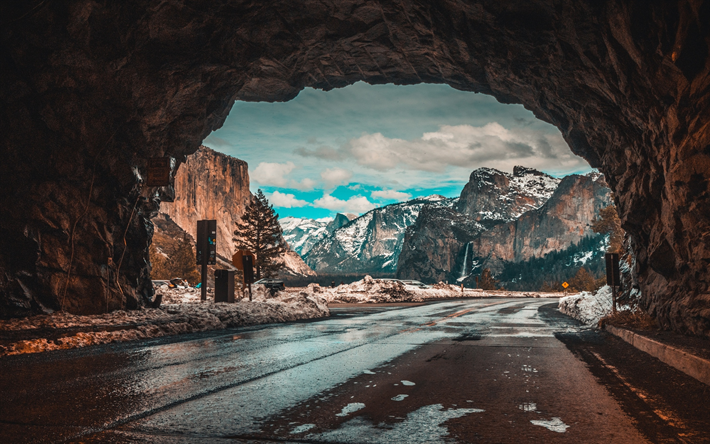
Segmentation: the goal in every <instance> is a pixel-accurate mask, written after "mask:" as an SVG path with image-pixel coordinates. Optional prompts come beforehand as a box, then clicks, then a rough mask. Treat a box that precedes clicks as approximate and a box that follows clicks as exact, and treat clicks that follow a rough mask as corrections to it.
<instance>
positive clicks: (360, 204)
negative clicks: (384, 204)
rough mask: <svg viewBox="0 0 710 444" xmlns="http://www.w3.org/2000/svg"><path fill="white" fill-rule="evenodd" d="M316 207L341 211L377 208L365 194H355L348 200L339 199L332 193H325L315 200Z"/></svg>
mask: <svg viewBox="0 0 710 444" xmlns="http://www.w3.org/2000/svg"><path fill="white" fill-rule="evenodd" d="M313 206H314V207H316V208H325V209H328V210H331V211H338V212H340V213H357V214H361V213H365V212H367V211H370V210H371V209H373V208H375V204H373V203H372V202H370V201H369V200H367V197H365V196H353V197H351V198H350V199H348V200H342V199H338V198H337V197H333V196H331V195H330V194H323V197H321V198H319V199H316V200H315V201H314V202H313Z"/></svg>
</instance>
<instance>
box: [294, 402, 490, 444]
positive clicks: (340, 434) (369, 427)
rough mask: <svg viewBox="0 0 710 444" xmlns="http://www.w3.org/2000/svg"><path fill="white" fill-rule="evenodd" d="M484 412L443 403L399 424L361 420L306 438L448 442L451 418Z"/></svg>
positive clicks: (367, 442) (414, 443)
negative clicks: (448, 425)
mask: <svg viewBox="0 0 710 444" xmlns="http://www.w3.org/2000/svg"><path fill="white" fill-rule="evenodd" d="M481 412H484V410H481V409H444V407H443V406H442V405H441V404H432V405H428V406H424V407H421V408H419V409H418V410H415V411H413V412H410V413H409V414H407V418H406V419H405V420H404V421H402V422H400V423H397V424H393V425H388V424H384V423H380V424H378V425H374V424H372V423H371V422H369V421H367V420H366V419H364V418H362V417H357V418H353V419H351V420H350V421H348V422H345V423H343V424H342V425H341V426H340V427H339V428H338V429H336V430H330V431H327V432H324V433H321V434H318V435H308V436H306V437H305V438H306V439H308V440H313V441H325V442H341V443H363V444H375V443H378V444H379V443H387V444H390V443H396V442H402V443H403V442H406V443H410V444H420V443H432V442H447V441H449V440H448V439H447V436H448V435H449V430H448V429H447V428H446V427H444V426H443V425H442V424H443V423H445V422H446V421H448V420H450V419H455V418H460V417H462V416H465V415H468V414H471V413H481Z"/></svg>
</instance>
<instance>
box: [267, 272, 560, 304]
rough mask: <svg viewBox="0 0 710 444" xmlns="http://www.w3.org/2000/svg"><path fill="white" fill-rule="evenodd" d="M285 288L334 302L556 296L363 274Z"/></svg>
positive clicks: (553, 294)
mask: <svg viewBox="0 0 710 444" xmlns="http://www.w3.org/2000/svg"><path fill="white" fill-rule="evenodd" d="M258 291H262V290H258V289H255V295H256V294H257V292H258ZM286 291H287V292H290V291H301V292H305V293H306V294H309V295H311V294H312V295H318V296H321V297H323V298H325V300H327V301H328V302H336V303H338V302H340V303H383V302H423V301H427V300H433V299H445V298H462V297H509V298H525V297H528V298H539V297H554V298H557V297H559V293H538V292H515V291H505V290H495V291H484V290H481V289H471V288H465V289H463V291H462V290H461V287H460V286H458V285H451V284H445V283H443V282H439V283H438V284H434V285H432V286H430V287H429V288H421V287H419V286H415V285H404V284H402V283H401V282H399V281H396V280H388V279H373V278H372V277H370V276H365V278H364V279H362V280H360V281H356V282H353V283H352V284H343V285H339V286H338V287H335V288H330V287H321V286H319V285H318V284H310V285H309V286H308V287H306V288H303V289H291V288H287V289H286ZM266 297H268V296H266Z"/></svg>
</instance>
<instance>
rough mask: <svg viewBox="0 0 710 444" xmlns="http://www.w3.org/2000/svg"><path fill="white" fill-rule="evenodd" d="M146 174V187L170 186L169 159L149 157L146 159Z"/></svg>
mask: <svg viewBox="0 0 710 444" xmlns="http://www.w3.org/2000/svg"><path fill="white" fill-rule="evenodd" d="M147 172H148V174H146V176H147V177H146V183H145V185H146V186H148V187H166V186H168V185H170V158H169V157H150V158H148V171H147Z"/></svg>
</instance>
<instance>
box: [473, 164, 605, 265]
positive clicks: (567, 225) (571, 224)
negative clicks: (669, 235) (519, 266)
mask: <svg viewBox="0 0 710 444" xmlns="http://www.w3.org/2000/svg"><path fill="white" fill-rule="evenodd" d="M610 204H611V195H610V193H609V188H608V187H607V184H606V182H605V181H604V178H603V177H602V176H601V175H599V174H595V173H592V174H590V175H585V176H579V175H572V176H567V177H565V178H564V179H562V181H561V182H560V184H559V186H558V187H557V189H556V190H555V192H554V193H553V194H552V196H551V197H550V198H549V200H547V201H546V202H545V203H544V204H543V205H542V206H541V207H540V208H538V209H535V210H531V211H528V212H526V213H525V214H523V215H522V216H520V217H519V218H517V219H515V220H513V221H511V222H508V223H505V224H500V225H497V226H495V227H493V228H491V229H490V230H487V231H484V232H482V233H481V234H480V235H479V236H477V237H476V239H474V240H473V242H472V243H471V255H472V258H473V259H474V260H477V261H479V263H480V266H481V267H482V268H490V269H491V271H493V272H494V273H496V272H498V271H500V270H501V269H502V266H503V262H523V261H526V260H528V259H530V258H532V257H538V258H539V257H543V256H545V255H546V254H548V253H551V252H553V251H562V250H565V249H566V248H568V247H569V246H570V245H572V244H575V243H577V242H579V241H580V240H582V239H583V238H585V237H588V236H593V235H594V232H593V231H592V230H591V228H590V225H591V223H592V221H593V220H594V219H595V218H596V217H597V216H599V210H600V209H602V208H604V207H606V206H608V205H610Z"/></svg>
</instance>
